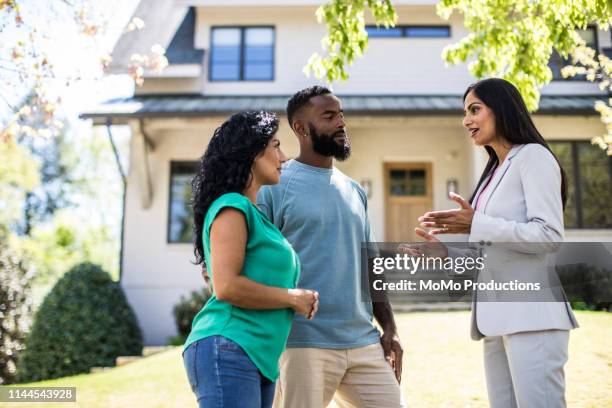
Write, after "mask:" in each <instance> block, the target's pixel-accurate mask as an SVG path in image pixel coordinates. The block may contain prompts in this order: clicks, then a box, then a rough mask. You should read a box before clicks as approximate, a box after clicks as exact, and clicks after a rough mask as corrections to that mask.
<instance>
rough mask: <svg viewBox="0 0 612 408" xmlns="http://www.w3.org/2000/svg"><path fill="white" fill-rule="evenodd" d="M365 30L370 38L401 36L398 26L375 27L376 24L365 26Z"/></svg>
mask: <svg viewBox="0 0 612 408" xmlns="http://www.w3.org/2000/svg"><path fill="white" fill-rule="evenodd" d="M366 32H367V33H368V37H371V38H386V37H389V38H397V37H401V36H402V29H401V28H398V27H389V28H385V27H376V26H367V27H366Z"/></svg>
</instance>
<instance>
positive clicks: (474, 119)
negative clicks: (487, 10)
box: [417, 78, 578, 408]
mask: <svg viewBox="0 0 612 408" xmlns="http://www.w3.org/2000/svg"><path fill="white" fill-rule="evenodd" d="M463 101H464V114H465V116H464V119H463V126H464V127H465V128H466V129H467V130H468V132H469V136H470V138H471V139H472V141H473V142H474V144H475V145H476V146H482V147H484V148H485V149H486V151H487V153H488V154H489V161H488V163H487V165H486V167H485V169H484V171H483V173H482V176H481V177H480V180H479V182H478V185H477V187H476V189H475V191H474V193H473V194H472V197H471V198H470V200H469V202H466V201H465V200H464V199H463V198H461V197H460V196H458V195H453V196H452V197H451V198H452V199H453V200H454V201H456V202H457V203H459V205H460V206H461V207H460V208H459V209H456V210H450V211H432V212H428V213H426V214H424V215H423V216H422V217H420V218H419V221H420V222H421V226H422V227H426V228H433V230H431V231H430V232H429V233H428V232H426V231H424V230H422V229H420V228H417V234H418V235H419V236H421V237H422V238H424V239H425V240H426V241H428V242H431V243H436V244H435V245H437V246H438V247H443V246H442V245H440V244H437V243H438V242H439V241H438V240H437V238H435V236H434V235H437V234H469V241H470V242H472V243H475V244H476V245H477V246H480V248H481V249H482V250H483V251H484V252H485V253H486V252H487V251H489V254H491V255H493V254H495V255H494V256H491V257H489V258H490V259H491V260H493V258H495V263H493V262H492V264H493V265H491V266H489V267H487V266H485V269H484V270H483V271H481V273H480V275H482V276H479V278H478V280H479V281H483V280H484V281H489V280H490V279H495V278H498V279H499V278H502V277H505V278H508V277H511V278H516V279H517V280H518V281H519V282H520V281H522V280H529V279H530V278H532V279H533V278H534V277H536V280H539V281H541V282H543V283H544V285H542V286H543V287H544V288H548V287H550V286H554V285H549V284H550V282H548V281H547V267H546V257H547V254H549V253H550V252H554V251H555V250H557V249H558V248H559V246H560V243H561V242H562V241H563V235H564V228H563V208H564V206H565V202H566V199H567V197H566V191H567V182H566V177H565V173H564V171H563V169H562V168H561V166H560V165H559V162H558V160H557V159H556V157H555V155H554V154H553V153H552V151H551V150H550V148H549V146H548V144H547V143H546V141H545V140H544V138H543V137H542V136H541V135H540V133H539V132H538V130H537V129H536V127H535V125H534V123H533V121H532V120H531V117H530V116H529V113H528V111H527V108H526V107H525V103H524V101H523V99H522V98H521V95H520V93H519V92H518V90H517V89H516V88H515V87H514V85H512V84H511V83H509V82H507V81H505V80H503V79H498V78H490V79H485V80H482V81H479V82H477V83H475V84H473V85H471V86H470V87H469V88H468V89H467V91H466V92H465V94H464V96H463ZM496 243H500V245H495V244H496ZM444 252H445V253H447V252H446V250H445V249H444ZM504 257H505V259H504ZM508 262H510V264H512V265H514V266H513V267H512V268H508V267H507V265H509V263H508ZM500 265H502V266H500ZM503 265H506V267H505V268H504V267H503ZM517 265H520V267H516V266H517ZM506 280H507V279H506ZM544 290H545V291H546V290H549V289H544ZM478 294H479V293H476V301H475V302H474V303H473V305H472V338H474V339H481V338H484V356H485V371H486V378H487V390H488V395H489V402H490V405H491V407H494V408H508V407H520V408H539V407H542V408H544V407H547V408H553V407H554V408H556V407H565V406H566V404H565V379H564V365H565V362H566V361H567V358H568V354H567V349H568V340H569V330H570V329H573V328H576V327H578V323H577V322H576V319H575V318H574V315H573V313H572V310H571V307H570V306H569V304H568V303H567V302H564V301H549V302H541V301H539V302H517V301H505V302H492V301H482V300H478ZM542 296H549V297H546V299H547V300H548V299H550V300H552V299H553V295H552V292H550V291H549V292H547V293H543V294H542ZM561 296H564V294H563V293H562V290H561ZM496 300H499V297H498V298H497V299H496ZM506 300H510V299H506Z"/></svg>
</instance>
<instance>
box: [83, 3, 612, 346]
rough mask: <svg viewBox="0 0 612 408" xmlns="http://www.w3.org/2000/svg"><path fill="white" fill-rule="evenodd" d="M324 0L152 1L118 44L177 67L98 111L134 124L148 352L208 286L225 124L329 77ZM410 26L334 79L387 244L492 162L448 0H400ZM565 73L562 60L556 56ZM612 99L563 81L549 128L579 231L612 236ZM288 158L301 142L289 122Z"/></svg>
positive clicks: (132, 213)
mask: <svg viewBox="0 0 612 408" xmlns="http://www.w3.org/2000/svg"><path fill="white" fill-rule="evenodd" d="M320 3H321V1H316V0H257V1H255V0H252V1H251V0H176V1H171V0H154V1H153V0H152V1H143V2H141V4H140V5H139V7H138V9H137V10H136V13H135V15H136V16H138V17H141V18H143V19H144V20H145V21H146V24H147V28H145V29H144V30H142V31H141V32H139V33H136V34H134V35H132V36H131V37H129V38H128V37H126V38H125V39H124V40H122V41H120V43H119V44H118V45H117V47H116V48H115V51H114V53H113V56H114V63H115V64H116V65H117V66H119V65H126V63H127V58H128V56H129V55H130V54H131V53H133V52H135V51H136V50H140V49H142V48H143V47H144V46H150V45H151V44H154V43H160V44H161V45H162V46H166V48H167V55H168V57H169V60H170V66H169V68H168V69H167V70H165V71H164V72H163V73H162V74H159V75H155V74H148V75H147V76H146V80H145V84H144V86H143V87H142V88H139V89H137V91H136V95H134V97H132V98H128V99H122V100H114V101H109V102H107V103H106V104H104V105H103V106H101V107H99V108H98V109H95V110H91V111H88V112H84V113H83V115H82V117H84V118H90V119H93V121H94V124H96V125H107V124H113V125H119V124H124V125H127V126H129V127H130V128H131V131H132V137H131V142H130V148H131V151H130V163H131V165H130V171H129V174H128V176H127V190H126V201H125V220H124V225H123V228H124V238H123V246H122V247H123V251H122V253H123V255H122V265H121V270H122V274H121V284H122V285H123V288H124V289H125V291H126V293H127V296H128V299H129V302H130V303H131V304H132V306H133V307H134V309H135V312H136V314H137V316H138V319H139V321H140V325H141V327H142V328H143V331H144V335H145V342H146V343H147V344H149V345H155V344H164V343H165V342H166V341H167V338H168V337H169V336H171V335H173V334H175V326H174V321H173V317H172V307H173V305H174V304H175V303H176V301H177V300H178V298H179V297H180V295H182V294H187V293H188V292H190V291H191V290H194V289H197V288H199V287H201V286H202V284H203V282H202V278H201V275H200V270H199V267H196V266H194V265H193V264H191V263H190V261H191V260H192V259H193V255H192V245H191V224H190V222H191V219H190V216H189V210H188V207H187V199H188V197H189V193H190V191H189V181H190V177H191V174H192V173H193V170H194V166H195V163H196V161H197V160H198V158H199V157H200V156H201V154H202V153H203V151H204V149H205V147H206V144H207V141H208V140H209V138H210V137H211V135H212V133H213V130H214V129H215V128H216V127H217V126H218V125H219V124H220V123H221V122H222V121H223V120H224V119H225V118H226V117H227V116H228V115H229V114H231V113H234V112H236V111H240V110H244V109H267V110H273V111H276V112H279V113H281V114H282V113H283V112H284V109H285V106H286V102H287V99H288V97H289V96H290V95H291V94H293V93H294V92H295V91H297V90H299V89H301V88H304V87H306V86H309V85H312V84H313V83H315V81H314V80H313V79H312V78H307V77H306V76H304V74H303V72H302V69H303V67H304V65H305V64H306V62H307V60H308V58H309V56H310V55H311V54H312V52H314V51H319V50H320V40H321V38H322V37H323V35H324V27H323V26H322V25H319V24H318V23H317V21H316V18H315V10H316V8H317V7H318V6H319V5H320ZM394 3H395V4H396V9H397V12H398V15H399V22H398V27H396V28H392V29H376V28H375V27H370V28H369V32H370V42H369V49H368V51H367V53H366V55H365V57H363V58H361V59H359V60H358V61H357V62H356V64H355V65H354V66H353V67H352V68H351V69H350V75H351V77H350V80H349V81H348V82H346V83H337V84H334V86H333V87H334V91H335V93H336V94H337V95H339V96H340V98H341V100H342V102H343V105H344V109H345V111H346V117H347V123H348V130H349V135H350V137H351V142H352V146H353V154H352V157H351V158H350V159H349V160H348V161H347V162H345V163H338V167H339V168H340V169H341V170H342V171H344V172H345V173H346V174H348V175H349V176H351V177H352V178H354V179H355V180H357V181H358V182H360V183H361V184H362V185H363V186H364V187H366V188H367V191H368V194H369V213H370V220H371V223H372V227H373V229H374V231H375V233H376V236H377V237H378V239H379V240H381V241H382V240H387V241H397V240H409V239H411V238H413V235H412V230H413V226H414V225H415V219H416V216H417V215H420V214H422V213H423V212H424V211H425V210H426V209H430V208H435V209H446V208H453V207H454V205H453V203H452V202H451V201H450V200H449V199H448V198H447V192H448V191H449V190H455V191H457V192H458V193H460V194H462V195H464V196H467V195H469V194H470V193H471V191H472V189H473V188H474V186H475V183H476V180H477V176H478V175H479V174H480V172H481V171H482V168H483V166H484V163H485V161H486V159H485V156H484V154H483V152H482V151H481V149H476V148H474V147H473V146H472V143H471V141H470V140H469V138H468V137H467V134H466V132H465V131H464V129H463V128H462V126H461V121H462V102H461V95H462V94H463V92H464V90H465V88H466V87H467V86H468V85H469V84H470V83H472V82H473V81H474V78H472V77H471V75H470V74H469V72H468V71H467V68H466V66H465V65H460V66H455V67H445V66H444V62H443V61H442V59H441V51H442V49H443V48H444V46H446V45H448V44H450V43H453V42H456V41H458V40H459V39H460V38H462V37H463V36H464V35H465V33H466V30H465V29H464V27H463V26H462V18H461V16H458V15H455V16H453V17H452V18H451V19H450V20H449V21H445V20H442V19H440V18H439V17H438V16H437V15H436V12H435V3H436V2H435V1H431V0H421V1H419V0H399V1H395V2H394ZM583 34H584V36H585V38H586V39H587V40H588V41H589V42H590V43H591V44H592V45H593V46H595V47H596V48H598V49H599V50H600V51H602V52H606V51H608V50H609V49H610V47H611V46H612V42H611V38H610V34H609V33H607V32H602V31H597V30H596V29H595V28H590V29H588V30H586V31H585V32H584V33H583ZM556 63H557V65H556V72H558V66H559V64H560V61H559V59H557V60H556ZM602 97H605V95H603V94H602V93H601V92H600V91H599V90H598V88H597V87H596V86H595V85H593V84H591V83H589V82H587V81H583V80H561V79H556V80H555V81H553V83H551V84H550V85H549V86H547V87H546V89H545V90H544V93H543V96H542V100H541V105H540V106H541V108H540V110H539V112H538V113H537V114H536V115H535V121H536V124H537V126H538V128H539V129H540V131H541V132H542V133H543V135H544V136H545V137H546V138H547V139H548V140H549V141H550V143H551V145H552V147H553V149H554V150H555V152H557V154H558V155H559V158H560V160H561V161H562V163H563V165H564V166H565V168H566V170H567V172H568V174H569V178H570V193H571V200H570V203H569V205H568V208H567V211H566V224H567V228H568V232H567V235H568V236H571V237H575V238H576V239H580V238H581V237H582V239H586V238H590V239H598V238H596V237H607V238H610V237H611V236H612V229H611V228H612V214H611V212H610V210H609V202H610V199H611V198H612V195H611V194H612V193H611V192H612V161H611V160H610V158H609V157H607V156H606V155H605V153H604V152H603V151H601V150H598V149H597V148H596V147H594V146H592V145H591V144H590V143H589V140H590V139H591V138H592V137H594V136H597V135H600V134H602V133H603V132H604V131H605V129H604V126H603V124H602V123H601V121H600V119H599V116H598V114H597V113H596V112H595V111H594V110H593V103H594V101H595V100H596V99H601V98H602ZM279 135H280V138H281V140H282V144H283V146H284V149H285V152H286V153H288V155H289V156H290V157H291V156H294V155H296V153H297V148H298V144H297V140H296V138H295V137H294V136H293V134H292V133H291V131H290V129H289V127H288V125H287V122H286V119H285V117H284V116H283V119H282V125H281V127H280V130H279Z"/></svg>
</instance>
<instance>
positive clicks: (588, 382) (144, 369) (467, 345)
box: [0, 312, 612, 408]
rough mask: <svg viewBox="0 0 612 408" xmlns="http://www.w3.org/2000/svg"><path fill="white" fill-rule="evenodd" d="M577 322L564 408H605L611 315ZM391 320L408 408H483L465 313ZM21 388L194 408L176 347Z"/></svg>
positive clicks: (110, 403)
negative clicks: (399, 346)
mask: <svg viewBox="0 0 612 408" xmlns="http://www.w3.org/2000/svg"><path fill="white" fill-rule="evenodd" d="M577 317H578V320H579V322H580V324H581V326H582V327H581V328H580V329H578V330H574V331H572V334H571V336H570V359H569V362H568V364H567V365H566V382H567V403H568V406H570V407H576V408H595V407H597V408H600V407H612V342H611V341H610V339H612V313H593V312H577ZM396 319H397V322H398V325H399V330H400V336H401V339H402V342H403V344H404V349H405V355H404V378H403V380H402V390H403V393H404V396H405V398H406V400H407V403H408V405H409V406H411V407H416V408H420V407H422V408H444V407H449V408H450V407H457V408H467V407H487V406H488V404H487V395H486V388H485V378H484V369H483V362H482V343H481V342H475V341H472V340H470V339H469V314H468V313H467V312H444V313H410V314H398V315H397V316H396ZM26 385H28V386H73V387H77V402H76V403H54V404H53V407H58V408H59V407H85V408H114V407H126V408H128V407H129V408H140V407H143V408H144V407H146V408H149V407H195V406H196V404H195V398H194V396H193V394H192V393H191V390H190V389H189V385H188V384H187V378H186V376H185V372H184V369H183V365H182V360H181V349H180V348H176V349H172V350H169V351H166V352H163V353H160V354H157V355H154V356H152V357H149V358H146V359H143V360H141V361H138V362H135V363H132V364H129V365H126V366H123V367H117V368H113V369H111V370H108V371H106V372H102V373H97V374H89V375H79V376H74V377H66V378H61V379H57V380H51V381H44V382H39V383H33V384H26ZM0 405H1V406H2V407H3V408H4V407H6V408H9V407H11V408H12V407H14V408H25V407H28V408H29V407H40V408H48V407H49V404H47V403H41V404H27V403H14V404H0Z"/></svg>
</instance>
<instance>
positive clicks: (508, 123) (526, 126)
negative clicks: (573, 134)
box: [463, 78, 567, 208]
mask: <svg viewBox="0 0 612 408" xmlns="http://www.w3.org/2000/svg"><path fill="white" fill-rule="evenodd" d="M470 92H474V94H475V95H476V96H477V97H478V99H480V100H481V101H482V102H483V103H484V104H485V105H486V106H487V107H488V108H489V109H491V110H492V111H493V114H494V115H495V130H496V131H497V133H498V134H500V135H501V136H502V137H503V138H504V139H506V140H507V141H508V142H510V143H512V144H528V143H537V144H539V145H542V146H544V147H545V148H546V149H548V151H549V152H550V153H551V154H552V155H553V157H554V158H555V160H557V163H558V164H559V168H560V169H561V191H560V193H561V201H562V202H563V208H565V203H566V202H567V177H566V175H565V170H563V167H561V163H559V159H557V156H555V154H554V153H553V152H552V150H550V146H549V145H548V143H546V140H544V138H543V137H542V135H541V134H540V132H538V129H536V127H535V125H534V123H533V120H532V119H531V116H530V115H529V111H528V110H527V106H525V102H524V101H523V98H522V97H521V94H520V92H519V91H518V89H516V87H515V86H514V85H512V84H511V83H510V82H508V81H506V80H504V79H501V78H489V79H483V80H482V81H478V82H476V83H474V84H472V85H470V86H469V87H468V89H467V90H466V91H465V93H464V94H463V102H464V103H465V98H466V97H467V95H468V94H469V93H470ZM485 149H486V151H487V153H488V154H489V161H488V162H487V165H486V167H485V169H484V171H483V172H482V175H481V176H480V180H478V184H477V185H476V188H475V189H474V192H473V193H472V196H471V197H470V203H473V201H474V198H475V196H476V192H477V191H478V188H479V187H480V185H481V184H482V183H483V182H484V181H485V180H486V178H487V176H488V175H489V173H490V172H491V170H492V169H493V168H494V167H495V166H497V165H498V164H499V158H498V157H497V154H495V150H493V148H492V147H491V146H485ZM534 177H537V175H534Z"/></svg>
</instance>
